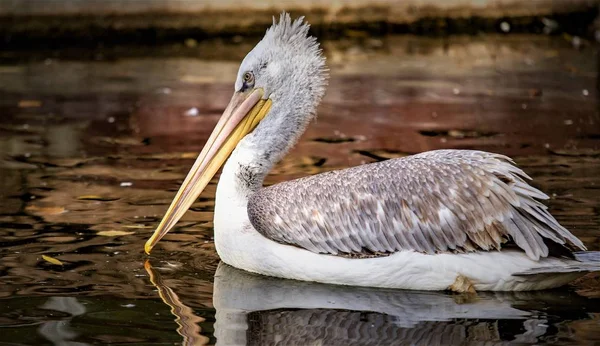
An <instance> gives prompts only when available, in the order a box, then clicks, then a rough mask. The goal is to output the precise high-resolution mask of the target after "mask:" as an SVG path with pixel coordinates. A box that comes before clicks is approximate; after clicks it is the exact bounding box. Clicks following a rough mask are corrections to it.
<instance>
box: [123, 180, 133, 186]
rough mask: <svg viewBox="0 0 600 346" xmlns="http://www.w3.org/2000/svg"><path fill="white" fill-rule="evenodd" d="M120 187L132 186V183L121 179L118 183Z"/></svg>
mask: <svg viewBox="0 0 600 346" xmlns="http://www.w3.org/2000/svg"><path fill="white" fill-rule="evenodd" d="M120 185H121V186H122V187H129V186H133V183H132V182H130V181H123V182H121V184H120Z"/></svg>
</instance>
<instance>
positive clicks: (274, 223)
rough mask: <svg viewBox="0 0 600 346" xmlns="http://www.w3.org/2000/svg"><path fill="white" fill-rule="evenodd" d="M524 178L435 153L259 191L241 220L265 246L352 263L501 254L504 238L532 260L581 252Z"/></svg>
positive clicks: (497, 158)
mask: <svg viewBox="0 0 600 346" xmlns="http://www.w3.org/2000/svg"><path fill="white" fill-rule="evenodd" d="M525 179H529V177H528V176H527V175H526V174H525V173H524V172H523V171H522V170H521V169H519V168H517V167H516V166H514V165H513V164H512V161H511V160H510V159H509V158H508V157H506V156H502V155H498V154H492V153H487V152H482V151H471V150H436V151H429V152H425V153H422V154H418V155H413V156H409V157H405V158H401V159H393V160H387V161H383V162H378V163H373V164H368V165H362V166H358V167H353V168H349V169H344V170H339V171H332V172H327V173H323V174H318V175H315V176H310V177H305V178H302V179H298V180H294V181H289V182H283V183H280V184H276V185H273V186H270V187H266V188H262V189H259V190H258V191H256V192H255V193H254V194H252V196H251V197H250V199H249V201H248V215H249V218H250V221H251V223H252V225H253V226H254V227H255V228H256V230H257V231H258V232H260V233H261V234H262V235H264V236H265V237H267V238H269V239H272V240H274V241H277V242H280V243H283V244H289V245H294V246H298V247H301V248H304V249H307V250H310V251H313V252H316V253H326V254H333V255H345V256H349V257H353V256H357V257H364V256H384V255H389V254H391V253H394V252H397V251H406V250H414V251H418V252H423V253H427V254H434V253H439V252H446V251H458V252H463V251H474V250H485V251H489V250H499V249H500V248H501V247H502V244H503V243H505V242H507V241H509V240H512V241H513V242H514V243H515V244H516V245H517V246H518V247H520V248H521V249H522V250H523V251H525V252H526V254H527V255H528V256H529V257H530V258H532V259H536V260H537V259H539V258H540V257H547V256H548V252H549V249H548V246H547V245H546V243H545V241H551V242H555V243H557V244H560V245H563V246H565V247H567V248H568V249H571V250H573V249H581V250H584V249H585V246H584V245H583V243H582V242H581V241H580V240H579V239H577V238H576V237H575V236H574V235H573V234H571V233H570V232H569V231H568V230H566V229H565V228H564V227H562V226H561V225H560V224H559V223H558V222H557V221H556V219H554V217H552V215H550V213H548V211H547V208H546V206H545V205H543V204H542V203H541V202H539V200H540V199H547V198H548V197H547V196H546V195H545V194H544V193H542V192H541V191H539V190H538V189H536V188H534V187H532V186H530V185H529V184H527V182H526V181H525Z"/></svg>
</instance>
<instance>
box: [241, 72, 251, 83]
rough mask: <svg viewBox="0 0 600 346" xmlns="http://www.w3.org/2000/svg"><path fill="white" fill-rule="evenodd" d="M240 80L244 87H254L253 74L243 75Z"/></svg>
mask: <svg viewBox="0 0 600 346" xmlns="http://www.w3.org/2000/svg"><path fill="white" fill-rule="evenodd" d="M242 80H243V81H244V84H245V85H246V86H249V87H251V86H253V85H254V73H252V72H246V73H244V76H243V77H242Z"/></svg>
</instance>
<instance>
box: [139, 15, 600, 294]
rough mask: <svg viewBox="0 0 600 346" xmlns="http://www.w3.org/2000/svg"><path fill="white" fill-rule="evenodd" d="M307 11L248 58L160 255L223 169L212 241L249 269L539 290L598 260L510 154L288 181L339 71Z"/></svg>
mask: <svg viewBox="0 0 600 346" xmlns="http://www.w3.org/2000/svg"><path fill="white" fill-rule="evenodd" d="M309 28H310V26H309V24H308V23H307V22H306V21H305V20H304V17H299V18H297V19H295V20H292V19H291V16H290V15H289V13H286V12H283V13H282V14H281V15H280V17H279V20H278V21H277V20H276V18H273V24H272V25H271V26H270V27H269V28H268V29H267V30H266V33H265V35H264V37H263V38H262V39H261V40H260V41H259V42H258V43H257V45H256V46H255V47H254V48H253V49H252V50H251V51H250V52H249V53H248V54H247V55H246V56H245V58H244V59H243V61H242V63H241V65H240V68H239V71H238V73H237V75H236V79H235V84H234V92H233V96H232V98H231V101H230V102H229V104H228V106H227V107H226V108H225V110H224V112H223V115H222V116H221V118H220V119H219V121H218V123H217V124H216V126H215V129H214V130H213V132H212V133H211V135H210V137H209V139H208V141H207V142H206V144H205V146H204V148H203V149H202V151H201V152H200V154H199V156H198V158H197V159H196V161H195V162H194V164H193V166H192V168H191V170H190V172H189V173H188V175H187V176H186V178H185V179H184V181H183V183H182V185H181V187H180V189H179V191H178V192H177V194H176V196H175V197H174V199H173V201H172V203H171V205H170V206H169V208H168V209H167V211H166V213H165V215H164V217H163V219H162V221H161V222H160V224H159V225H158V227H157V228H156V230H155V231H154V233H153V234H152V236H151V237H150V238H149V239H148V241H147V242H146V244H145V252H146V253H147V254H150V251H151V250H152V248H153V247H154V246H155V245H156V243H157V242H158V241H159V240H160V239H161V238H162V237H163V236H164V235H165V234H167V232H169V231H170V230H171V229H172V228H173V227H174V226H175V224H176V222H177V221H178V220H179V219H180V218H181V217H182V216H183V214H184V213H185V212H186V210H187V209H188V208H189V207H190V206H191V205H192V203H194V201H195V200H196V199H197V198H198V197H199V195H200V194H201V193H202V191H203V190H204V188H205V187H206V185H207V184H208V183H209V182H210V180H211V179H212V178H213V177H214V175H215V174H216V172H217V171H218V170H219V169H220V168H221V166H222V173H221V176H220V179H219V182H218V185H217V190H216V195H215V208H214V241H215V248H216V251H217V253H218V255H219V257H220V258H221V260H222V261H223V262H225V263H226V264H229V265H231V266H233V267H236V268H239V269H243V270H246V271H249V272H254V273H258V274H263V275H267V276H274V277H280V278H287V279H295V280H303V281H314V282H321V283H328V284H337V285H350V286H369V287H382V288H397V289H414V290H436V291H437V290H450V291H454V292H477V291H527V290H541V289H548V288H554V287H558V286H562V285H565V284H567V283H569V282H571V281H573V280H575V279H577V278H579V277H581V276H583V275H584V274H586V273H587V272H591V271H597V270H599V269H600V252H590V251H586V247H585V246H584V244H583V243H582V242H581V240H580V239H578V238H577V237H576V236H575V235H573V234H572V233H571V232H569V231H568V230H567V229H565V228H564V227H563V226H561V225H560V224H559V223H558V221H557V220H556V219H555V218H554V217H553V216H552V215H551V214H550V213H549V212H548V209H547V207H546V206H545V205H544V204H543V203H542V202H541V201H542V200H544V199H547V198H548V197H547V195H546V194H544V193H543V192H542V191H540V190H538V189H537V188H534V187H532V186H531V185H529V184H528V183H527V181H528V180H530V179H531V178H530V177H529V176H528V175H527V174H526V173H525V172H524V171H523V170H521V169H519V168H518V167H517V166H516V165H515V163H514V162H513V161H512V160H511V159H510V158H509V157H507V156H504V155H501V154H495V153H489V152H484V151H478V150H457V149H442V150H432V151H427V152H423V153H419V154H415V155H412V156H407V157H403V158H397V159H390V160H386V161H381V162H375V163H369V164H364V165H360V166H356V167H351V168H346V169H342V170H335V171H330V172H325V173H321V174H317V175H313V176H307V177H303V178H300V179H296V180H292V181H286V182H282V183H279V184H275V185H271V186H268V187H264V186H263V182H264V179H265V177H266V176H267V174H268V173H269V171H270V170H271V169H272V168H273V166H274V165H275V164H276V163H278V162H279V161H280V160H281V159H282V158H283V156H284V155H285V154H286V153H287V152H288V151H289V150H290V149H291V148H292V147H293V146H294V145H295V144H296V142H297V141H298V139H299V137H300V135H301V134H302V133H303V132H304V131H305V129H306V127H307V126H308V124H309V123H310V122H311V121H312V120H313V119H315V117H316V113H317V107H318V105H319V104H320V102H321V100H322V98H323V96H324V94H325V91H326V88H327V84H328V79H329V70H328V68H327V66H326V61H325V56H324V54H323V52H322V49H321V48H320V45H319V43H318V41H317V39H316V38H315V37H314V36H312V35H311V34H310V33H309Z"/></svg>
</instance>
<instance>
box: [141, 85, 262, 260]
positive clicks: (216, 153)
mask: <svg viewBox="0 0 600 346" xmlns="http://www.w3.org/2000/svg"><path fill="white" fill-rule="evenodd" d="M263 94H264V92H263V90H262V89H260V88H258V89H254V90H250V91H247V92H236V93H235V94H234V95H233V97H232V98H231V101H230V102H229V105H228V106H227V108H226V109H225V112H223V115H222V116H221V118H220V119H219V122H218V123H217V126H216V127H215V129H214V130H213V132H212V134H211V135H210V138H209V139H208V142H206V144H205V145H204V148H203V149H202V152H201V153H200V155H199V156H198V158H197V159H196V162H195V163H194V165H193V166H192V169H191V170H190V172H189V173H188V175H187V177H185V180H184V181H183V184H182V185H181V187H180V188H179V191H178V192H177V195H175V198H174V199H173V202H171V206H169V209H168V210H167V213H166V214H165V216H164V217H163V219H162V221H161V222H160V224H159V225H158V228H157V229H156V230H155V231H154V234H152V237H150V239H148V241H147V242H146V245H145V246H144V250H145V251H146V253H147V254H150V251H151V250H152V248H153V247H154V245H156V243H158V241H159V240H160V239H161V238H162V237H164V236H165V234H167V232H169V231H170V230H171V228H173V226H175V223H177V221H179V219H180V218H181V217H182V216H183V214H184V213H185V212H186V211H187V210H188V208H189V207H190V206H191V205H192V203H194V201H195V200H196V198H198V196H199V195H200V193H202V191H203V190H204V188H205V187H206V185H207V184H208V183H209V182H210V180H211V179H212V178H213V177H214V175H215V174H216V173H217V171H218V170H219V168H220V167H221V166H222V165H223V163H224V162H225V160H227V157H229V154H231V152H232V151H233V149H234V148H235V147H236V146H237V144H238V142H239V141H240V140H241V139H242V138H244V136H246V135H247V134H248V133H250V132H252V130H254V128H255V127H256V125H258V123H259V122H260V121H261V120H262V119H263V118H264V117H265V116H266V115H267V113H268V112H269V110H270V109H271V103H272V102H271V100H270V99H266V100H264V99H263Z"/></svg>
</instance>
